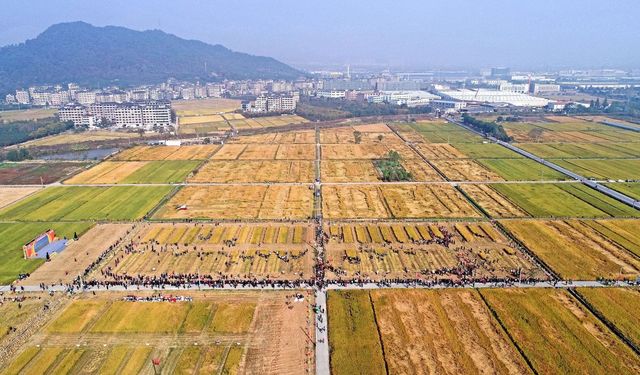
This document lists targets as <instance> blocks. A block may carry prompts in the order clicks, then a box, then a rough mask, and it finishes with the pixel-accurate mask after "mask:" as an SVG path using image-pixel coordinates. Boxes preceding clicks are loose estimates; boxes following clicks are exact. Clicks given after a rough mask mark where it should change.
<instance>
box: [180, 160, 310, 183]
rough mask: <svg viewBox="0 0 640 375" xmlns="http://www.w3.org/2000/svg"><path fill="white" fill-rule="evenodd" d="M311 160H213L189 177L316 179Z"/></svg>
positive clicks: (199, 180)
mask: <svg viewBox="0 0 640 375" xmlns="http://www.w3.org/2000/svg"><path fill="white" fill-rule="evenodd" d="M314 178H315V171H314V165H313V161H311V160H247V161H245V160H242V161H239V160H212V161H209V162H207V163H206V164H204V165H203V166H202V167H201V168H200V169H199V170H198V172H197V173H196V174H195V175H193V176H192V177H191V178H189V180H188V181H189V182H193V183H203V182H220V183H225V182H227V183H244V182H309V183H311V182H313V180H314Z"/></svg>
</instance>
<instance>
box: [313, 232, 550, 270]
mask: <svg viewBox="0 0 640 375" xmlns="http://www.w3.org/2000/svg"><path fill="white" fill-rule="evenodd" d="M325 233H327V239H326V243H327V245H326V254H327V255H326V257H327V262H328V263H329V265H330V266H331V270H330V271H329V272H328V277H330V278H346V279H350V278H354V277H366V278H370V279H374V280H380V279H385V278H402V279H406V278H409V279H416V278H419V279H434V278H435V279H443V278H453V279H457V278H459V277H462V276H463V275H464V276H465V277H466V278H475V279H478V280H480V279H483V278H488V277H498V278H517V277H518V271H519V272H521V274H520V275H521V276H522V277H526V278H535V279H545V278H546V277H545V276H544V273H543V272H542V271H541V270H540V269H538V268H537V267H536V266H535V265H534V264H533V263H532V262H531V261H530V260H529V259H527V258H526V257H525V256H524V255H523V254H522V253H521V252H520V251H519V250H517V249H516V248H515V247H514V245H513V244H512V243H511V242H510V241H509V240H508V239H507V238H506V237H505V236H504V235H503V234H502V233H500V231H499V230H498V229H497V228H496V227H494V226H493V225H491V224H490V223H488V222H479V223H455V224H453V223H445V222H442V223H424V222H421V223H412V224H408V223H397V224H365V223H358V222H354V223H348V224H346V223H345V224H331V225H325ZM461 270H464V271H461ZM461 272H462V273H461Z"/></svg>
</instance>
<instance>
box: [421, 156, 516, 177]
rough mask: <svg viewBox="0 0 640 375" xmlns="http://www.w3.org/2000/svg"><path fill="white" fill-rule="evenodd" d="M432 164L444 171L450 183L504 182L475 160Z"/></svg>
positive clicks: (452, 160)
mask: <svg viewBox="0 0 640 375" xmlns="http://www.w3.org/2000/svg"><path fill="white" fill-rule="evenodd" d="M431 163H433V165H434V166H435V167H436V168H438V170H440V171H442V173H443V174H444V175H445V176H447V178H448V179H449V180H450V181H504V179H503V178H502V177H500V176H499V175H497V174H496V173H494V172H492V171H490V170H488V169H486V168H485V167H483V166H482V165H480V164H478V163H477V162H476V161H475V160H470V159H451V160H432V161H431Z"/></svg>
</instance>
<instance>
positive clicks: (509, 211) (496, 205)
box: [460, 184, 528, 218]
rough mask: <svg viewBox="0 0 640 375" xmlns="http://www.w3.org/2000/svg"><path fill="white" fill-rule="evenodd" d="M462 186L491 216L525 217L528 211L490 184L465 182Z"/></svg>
mask: <svg viewBox="0 0 640 375" xmlns="http://www.w3.org/2000/svg"><path fill="white" fill-rule="evenodd" d="M460 188H461V189H462V190H463V191H464V192H465V193H466V194H467V195H468V196H469V197H470V198H471V199H472V200H473V201H474V202H475V203H476V204H478V205H479V206H480V207H482V209H484V210H485V211H486V212H487V213H488V214H489V215H490V216H491V217H494V218H501V217H524V216H528V214H527V213H526V212H524V211H523V210H522V209H520V208H519V207H518V206H516V205H515V204H513V203H512V202H511V201H509V200H508V199H507V198H505V196H503V195H502V194H500V193H499V192H497V191H495V190H493V189H492V188H491V187H490V186H489V185H475V184H473V185H472V184H464V185H461V186H460Z"/></svg>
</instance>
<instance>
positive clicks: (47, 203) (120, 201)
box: [0, 186, 171, 221]
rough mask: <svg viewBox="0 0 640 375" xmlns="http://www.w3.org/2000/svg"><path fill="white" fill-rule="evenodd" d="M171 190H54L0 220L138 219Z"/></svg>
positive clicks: (8, 211)
mask: <svg viewBox="0 0 640 375" xmlns="http://www.w3.org/2000/svg"><path fill="white" fill-rule="evenodd" d="M170 190H171V187H169V186H148V187H136V186H113V187H76V186H73V187H51V188H47V189H44V190H42V191H40V192H38V193H37V194H34V195H31V196H29V197H27V198H25V199H23V200H21V201H20V202H18V203H16V204H13V205H11V206H9V207H6V208H4V209H2V210H0V219H2V220H19V221H55V220H64V221H74V220H136V219H141V218H142V217H143V216H144V215H145V214H146V213H147V212H149V210H151V209H152V208H153V207H154V206H155V205H156V204H158V203H159V202H160V200H161V199H162V197H164V196H165V195H166V194H167V193H169V191H170Z"/></svg>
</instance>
